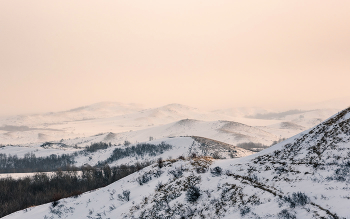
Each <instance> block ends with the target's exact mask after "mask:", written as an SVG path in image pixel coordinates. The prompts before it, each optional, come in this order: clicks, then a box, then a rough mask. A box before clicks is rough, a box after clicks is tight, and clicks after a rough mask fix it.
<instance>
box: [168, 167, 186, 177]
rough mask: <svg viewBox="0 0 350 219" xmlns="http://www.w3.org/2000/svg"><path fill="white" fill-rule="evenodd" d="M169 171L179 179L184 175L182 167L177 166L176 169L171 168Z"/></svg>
mask: <svg viewBox="0 0 350 219" xmlns="http://www.w3.org/2000/svg"><path fill="white" fill-rule="evenodd" d="M168 173H170V174H171V175H173V176H174V178H175V179H178V178H180V177H181V176H182V175H183V170H182V168H176V169H175V170H170V171H169V172H168Z"/></svg>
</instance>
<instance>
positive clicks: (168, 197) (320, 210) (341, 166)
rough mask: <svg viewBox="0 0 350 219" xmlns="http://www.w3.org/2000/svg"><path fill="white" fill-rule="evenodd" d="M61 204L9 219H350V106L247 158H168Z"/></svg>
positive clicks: (44, 206)
mask: <svg viewBox="0 0 350 219" xmlns="http://www.w3.org/2000/svg"><path fill="white" fill-rule="evenodd" d="M123 191H130V197H129V200H128V198H127V195H124V196H123ZM56 204H57V205H53V204H52V203H49V204H45V205H41V206H37V207H32V208H29V209H26V210H23V211H19V212H16V213H13V214H11V215H9V216H6V217H5V218H6V219H10V218H11V219H12V218H350V212H349V209H348V206H350V108H349V109H346V110H344V111H342V112H341V113H339V114H337V115H335V116H333V117H331V118H330V119H328V120H326V121H325V122H323V123H321V124H320V125H317V126H316V127H314V128H312V129H310V130H308V131H304V132H303V133H301V134H299V135H296V136H294V137H292V138H290V139H288V140H286V141H284V142H281V143H279V144H277V145H275V146H272V147H270V148H268V149H266V150H264V151H262V152H259V153H256V154H254V155H251V156H248V157H244V158H239V159H226V160H212V159H211V158H207V157H202V158H193V159H186V160H182V159H174V160H167V161H165V162H164V163H163V166H162V167H161V168H160V167H159V165H157V164H154V165H152V166H149V167H147V168H145V169H143V170H141V171H139V172H137V173H134V174H132V175H129V176H127V177H125V178H123V179H121V180H119V181H117V182H115V183H113V184H111V185H109V186H107V187H104V188H101V189H98V190H96V191H92V192H88V193H85V194H83V195H81V196H80V197H77V198H67V199H62V200H60V201H59V203H56Z"/></svg>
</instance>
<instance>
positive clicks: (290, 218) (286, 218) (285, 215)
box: [277, 209, 297, 219]
mask: <svg viewBox="0 0 350 219" xmlns="http://www.w3.org/2000/svg"><path fill="white" fill-rule="evenodd" d="M277 216H278V218H279V219H296V218H297V217H296V216H295V215H294V214H291V213H289V212H288V210H287V209H284V210H282V211H281V212H280V213H278V215H277Z"/></svg>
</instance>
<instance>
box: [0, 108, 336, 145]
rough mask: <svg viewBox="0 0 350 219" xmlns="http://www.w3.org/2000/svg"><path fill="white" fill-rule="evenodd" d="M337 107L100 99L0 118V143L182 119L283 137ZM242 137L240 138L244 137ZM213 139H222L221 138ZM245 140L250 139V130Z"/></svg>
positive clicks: (55, 138) (142, 126)
mask: <svg viewBox="0 0 350 219" xmlns="http://www.w3.org/2000/svg"><path fill="white" fill-rule="evenodd" d="M336 112H337V110H336V109H334V110H333V109H328V110H327V109H320V110H311V111H310V110H309V111H300V113H296V114H295V113H294V114H288V113H283V112H282V113H278V112H272V111H270V110H264V109H260V108H232V109H225V110H216V111H203V110H199V109H196V108H193V107H188V106H184V105H181V104H169V105H165V106H162V107H157V108H151V109H143V108H141V107H138V106H137V105H135V104H120V103H113V102H104V103H98V104H93V105H90V106H85V107H80V108H77V109H72V110H68V111H63V112H56V113H46V114H36V115H22V116H13V117H7V118H2V119H0V144H3V145H6V144H12V145H18V144H28V143H43V142H45V141H59V140H61V139H74V138H77V137H78V138H81V137H87V136H93V135H97V134H99V133H107V132H113V133H122V132H129V131H131V130H132V131H138V130H143V129H148V128H151V127H158V126H162V125H166V124H171V123H174V122H178V121H180V120H184V119H190V120H199V121H205V122H211V121H212V122H215V121H219V120H222V121H232V122H234V123H242V124H245V125H247V126H251V127H255V128H257V129H259V130H260V131H265V132H268V133H270V134H271V135H273V136H277V138H286V137H291V136H293V135H295V134H297V133H298V132H299V131H300V130H301V129H302V130H306V129H308V128H311V127H312V126H314V125H316V124H318V123H319V122H321V121H323V120H324V119H326V118H328V117H329V116H331V115H332V114H334V113H336ZM274 114H276V115H279V117H271V118H270V117H268V116H267V118H269V119H261V118H264V115H265V116H266V115H274ZM257 115H260V117H259V116H258V117H257ZM281 115H284V117H281ZM248 117H249V118H248ZM286 122H290V123H293V124H295V125H296V126H298V128H297V129H296V126H295V125H293V126H286V125H285V124H286ZM188 135H189V134H188ZM235 135H236V137H237V134H236V133H232V138H234V136H235ZM203 137H209V138H210V137H211V136H203ZM242 137H243V138H242V139H244V136H242ZM264 138H265V137H262V138H259V137H258V138H253V139H252V141H255V142H260V143H265V144H266V143H267V142H271V140H267V139H264ZM217 140H221V141H225V138H223V139H217ZM246 140H248V141H249V135H248V136H247V137H246ZM227 143H231V144H232V143H234V142H232V141H230V142H227Z"/></svg>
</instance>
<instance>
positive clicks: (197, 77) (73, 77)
mask: <svg viewBox="0 0 350 219" xmlns="http://www.w3.org/2000/svg"><path fill="white" fill-rule="evenodd" d="M349 9H350V1H349V0H336V1H330V0H307V1H305V0H293V1H290V0H289V1H284V0H283V1H282V0H265V1H260V0H255V1H251V0H218V1H213V0H123V1H120V0H101V1H96V0H69V1H68V0H56V1H54V0H53V1H47V0H31V1H27V0H10V1H5V0H3V1H0V115H1V114H16V113H29V112H42V111H57V110H64V109H69V108H74V107H78V106H81V105H87V104H91V103H95V102H100V101H119V102H125V103H129V102H134V103H141V104H145V105H147V106H156V105H157V106H158V105H162V104H167V103H175V102H176V103H182V104H187V105H190V106H196V107H203V108H211V109H215V108H224V107H231V106H275V105H283V106H287V105H291V104H295V103H307V102H318V101H323V100H327V99H332V98H338V97H343V96H349V94H350V13H349Z"/></svg>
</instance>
